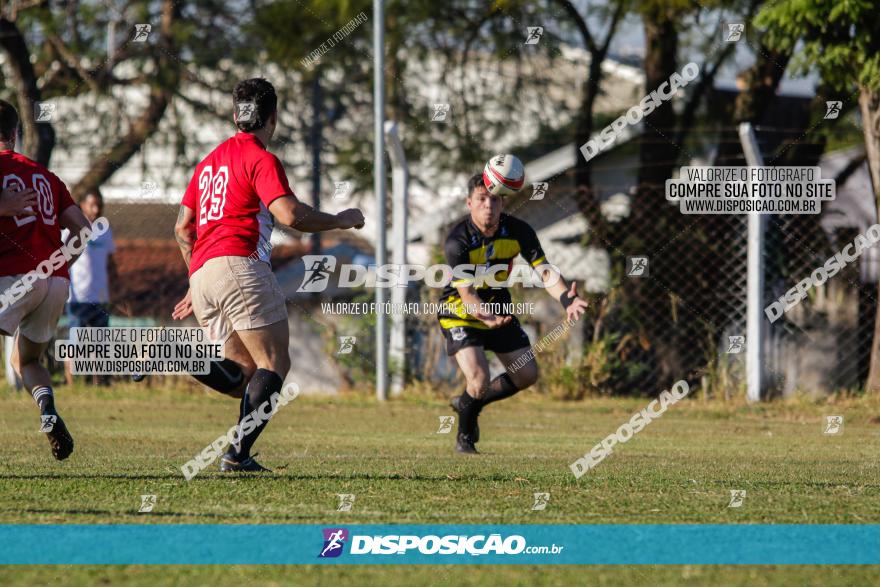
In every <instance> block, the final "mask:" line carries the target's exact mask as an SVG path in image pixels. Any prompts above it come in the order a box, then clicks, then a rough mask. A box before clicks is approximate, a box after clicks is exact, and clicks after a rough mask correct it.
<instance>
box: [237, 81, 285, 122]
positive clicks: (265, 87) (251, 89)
mask: <svg viewBox="0 0 880 587" xmlns="http://www.w3.org/2000/svg"><path fill="white" fill-rule="evenodd" d="M242 102H253V103H254V105H255V106H256V108H255V109H254V114H253V116H252V117H251V119H250V120H247V121H239V122H236V123H235V126H236V127H238V130H241V131H244V132H253V131H255V130H259V129H261V128H263V127H264V126H266V123H267V122H268V121H269V118H270V117H271V116H272V113H273V112H275V110H276V109H277V108H278V96H277V95H276V94H275V88H274V87H273V86H272V84H270V83H269V82H268V81H267V80H265V79H263V78H261V77H253V78H251V79H246V80H244V81H240V82H238V83H237V84H235V88H234V89H233V90H232V107H233V109H235V112H238V105H239V104H240V103H242Z"/></svg>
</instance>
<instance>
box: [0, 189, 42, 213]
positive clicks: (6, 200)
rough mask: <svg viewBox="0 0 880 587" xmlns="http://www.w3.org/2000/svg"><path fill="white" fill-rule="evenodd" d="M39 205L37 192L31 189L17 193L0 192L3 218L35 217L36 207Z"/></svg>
mask: <svg viewBox="0 0 880 587" xmlns="http://www.w3.org/2000/svg"><path fill="white" fill-rule="evenodd" d="M36 205H37V192H35V191H34V190H31V189H27V190H23V191H20V192H16V191H13V190H10V189H5V190H3V191H2V192H0V217H2V216H35V215H36V214H37V213H36V211H35V210H34V206H36Z"/></svg>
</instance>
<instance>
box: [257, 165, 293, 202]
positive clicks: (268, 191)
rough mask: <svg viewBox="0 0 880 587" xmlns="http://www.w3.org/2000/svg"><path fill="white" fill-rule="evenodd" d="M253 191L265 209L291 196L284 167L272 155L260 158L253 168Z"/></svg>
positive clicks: (291, 191) (291, 192)
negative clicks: (281, 198) (275, 201)
mask: <svg viewBox="0 0 880 587" xmlns="http://www.w3.org/2000/svg"><path fill="white" fill-rule="evenodd" d="M254 191H256V192H257V196H258V197H259V198H260V201H261V202H263V205H264V206H266V207H267V208H268V207H269V204H271V203H272V202H273V201H274V200H277V199H278V198H280V197H282V196H292V195H293V190H291V189H290V184H289V183H288V182H287V174H286V173H284V166H282V165H281V161H279V160H278V157H276V156H275V155H273V154H272V153H266V156H264V157H260V158H259V159H258V160H257V163H256V165H255V166H254Z"/></svg>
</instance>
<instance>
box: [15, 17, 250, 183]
mask: <svg viewBox="0 0 880 587" xmlns="http://www.w3.org/2000/svg"><path fill="white" fill-rule="evenodd" d="M2 8H3V12H2V13H0V48H2V50H3V51H4V53H5V54H6V56H7V58H8V62H9V67H8V71H9V72H10V74H11V75H10V76H9V78H10V81H11V82H12V83H11V84H10V85H11V86H12V89H13V92H12V93H13V95H14V96H10V97H11V98H12V97H14V99H15V100H16V101H17V103H18V107H19V110H20V112H21V114H22V126H23V129H24V144H23V150H24V151H25V153H27V154H28V155H30V156H31V157H33V158H35V159H37V160H39V161H40V162H42V163H44V164H46V163H48V162H49V158H50V156H51V153H52V149H53V147H54V146H55V142H56V134H55V133H56V132H58V133H60V135H61V137H62V138H61V139H59V140H64V141H65V146H66V147H72V146H76V147H83V146H84V147H86V149H85V150H86V151H87V152H88V153H89V155H90V158H89V162H88V164H87V167H86V170H85V172H84V173H83V175H82V176H81V177H80V178H79V179H78V181H77V182H76V183H75V184H74V185H73V186H72V187H71V193H72V195H73V196H74V198H77V197H81V196H82V195H84V194H86V193H87V192H89V191H92V190H94V189H95V188H98V187H99V186H101V185H102V184H104V183H105V182H107V181H108V180H109V179H110V178H111V177H112V176H113V174H114V173H116V172H117V171H118V170H119V169H120V168H121V167H122V166H124V165H125V164H126V163H127V162H128V161H130V160H131V158H132V157H133V156H134V155H136V154H137V153H138V152H139V151H141V149H142V147H143V145H144V144H145V143H146V142H147V141H148V140H150V139H151V138H155V139H157V140H158V141H160V142H161V141H168V143H167V144H166V145H164V146H170V147H172V148H175V149H176V152H177V154H178V155H179V154H182V153H183V147H184V146H185V143H186V141H187V138H188V133H187V132H184V131H183V130H182V128H181V127H182V125H181V117H179V116H171V117H168V116H167V115H168V114H169V113H175V111H176V107H177V106H176V102H177V101H180V102H182V103H187V104H189V105H190V106H192V107H193V109H194V110H195V111H196V115H197V116H206V115H210V116H216V115H217V113H216V112H215V110H216V109H215V108H214V107H212V106H209V105H208V104H205V103H204V102H203V101H202V97H201V96H204V95H205V94H206V91H207V92H209V91H213V90H216V89H219V90H222V91H223V92H224V93H227V94H228V92H229V91H230V90H231V80H232V79H233V78H234V77H238V76H240V75H241V70H243V69H244V68H246V67H248V66H250V65H251V64H253V63H254V62H255V61H256V60H257V56H256V54H255V52H254V51H253V50H251V49H250V48H249V47H250V46H251V45H252V44H253V40H254V39H253V38H252V37H250V36H249V35H247V34H245V31H246V27H245V25H246V24H247V23H248V22H249V21H250V18H249V14H250V7H249V6H245V5H243V4H241V3H229V2H222V1H220V0H200V1H199V2H197V3H196V2H186V1H185V0H160V1H158V2H149V3H147V2H141V1H138V0H70V1H68V2H64V3H63V5H61V9H59V7H58V6H55V7H54V8H53V7H52V5H50V3H47V2H40V1H34V2H27V3H24V2H9V3H3V5H2ZM136 24H148V25H150V27H151V30H150V31H149V33H148V34H147V35H146V37H145V38H144V37H141V38H139V39H138V40H136V39H135V35H136V33H137V29H136V27H135V25H136ZM206 72H209V73H210V75H209V76H208V77H209V78H210V80H206V79H205V77H206ZM187 89H190V90H192V89H195V90H196V91H195V92H193V93H194V94H195V97H194V96H191V95H188V94H187V92H186V90H187ZM40 100H43V101H54V100H63V101H64V103H65V105H66V106H68V107H69V108H70V110H69V111H64V112H58V116H57V117H56V118H57V119H58V120H57V121H56V122H55V123H54V128H53V125H52V124H49V123H38V124H35V123H34V116H33V109H34V104H35V102H37V101H40ZM229 110H230V111H229V112H223V113H222V114H223V117H224V119H226V120H228V119H229V115H230V114H231V105H230V106H229ZM71 120H75V121H76V127H77V129H78V130H77V131H76V132H74V131H71V130H70V128H69V127H65V126H62V125H64V124H65V122H66V121H71ZM163 121H168V126H169V132H167V133H160V132H159V130H160V125H161V124H162V122H163ZM63 131H67V134H66V136H65V135H64V133H63ZM171 143H173V144H171Z"/></svg>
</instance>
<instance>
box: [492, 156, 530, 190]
mask: <svg viewBox="0 0 880 587" xmlns="http://www.w3.org/2000/svg"><path fill="white" fill-rule="evenodd" d="M525 179H526V170H525V167H523V164H522V161H520V160H519V158H518V157H517V156H516V155H510V154H508V155H495V156H494V157H492V158H491V159H489V161H488V162H487V163H486V166H485V167H484V168H483V185H485V186H486V189H487V190H489V193H492V194H495V195H496V196H509V195H511V194H515V193H516V192H518V191H519V190H521V189H522V187H523V182H525Z"/></svg>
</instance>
